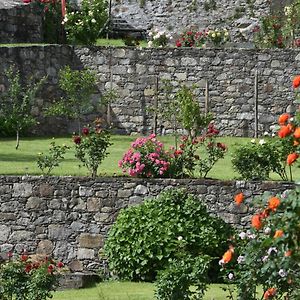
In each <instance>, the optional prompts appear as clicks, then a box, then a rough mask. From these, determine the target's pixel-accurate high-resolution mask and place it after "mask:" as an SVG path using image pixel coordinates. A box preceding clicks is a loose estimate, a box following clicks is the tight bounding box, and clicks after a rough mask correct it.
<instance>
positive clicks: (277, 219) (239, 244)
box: [220, 189, 300, 300]
mask: <svg viewBox="0 0 300 300" xmlns="http://www.w3.org/2000/svg"><path fill="white" fill-rule="evenodd" d="M299 199H300V190H299V189H297V190H293V191H289V192H285V193H283V194H282V195H281V196H272V195H270V194H265V195H263V196H262V197H259V198H256V199H255V200H254V201H253V203H252V205H253V206H254V207H255V208H259V210H258V212H257V213H255V214H254V216H253V217H252V219H251V229H249V230H247V231H243V232H240V233H239V234H237V235H236V236H235V238H234V239H233V241H232V243H233V244H234V245H235V247H233V246H231V247H230V249H229V250H228V251H227V252H225V254H224V255H223V257H222V259H221V260H220V264H221V265H222V268H223V271H224V272H225V274H226V276H225V277H226V278H227V281H228V282H231V283H235V284H236V286H237V289H238V297H239V298H238V299H247V300H254V299H283V298H284V299H299V297H300V280H299V279H300V259H299V253H298V252H299V246H300V235H299V222H300V218H299V211H300V202H299ZM259 285H261V286H262V287H263V293H262V294H261V295H258V296H257V293H258V290H257V287H258V286H259ZM257 297H258V298H257ZM231 299H233V298H231Z"/></svg>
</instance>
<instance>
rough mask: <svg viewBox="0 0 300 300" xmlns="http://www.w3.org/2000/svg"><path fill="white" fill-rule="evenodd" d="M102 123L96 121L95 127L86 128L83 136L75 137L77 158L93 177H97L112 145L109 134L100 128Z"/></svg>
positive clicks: (83, 130)
mask: <svg viewBox="0 0 300 300" xmlns="http://www.w3.org/2000/svg"><path fill="white" fill-rule="evenodd" d="M99 122H100V121H99V120H96V121H95V127H94V128H92V127H84V128H83V129H82V135H81V136H79V135H76V136H73V141H74V143H75V157H76V158H77V159H78V160H79V161H80V162H81V163H82V164H83V165H84V166H85V167H86V168H87V169H88V170H89V171H90V174H91V176H92V177H93V178H94V177H96V176H97V171H98V168H99V165H100V164H101V162H102V161H103V159H104V158H105V157H106V156H107V155H108V152H107V148H108V147H109V146H110V145H111V143H110V134H109V132H107V131H105V130H103V129H101V128H100V123H99Z"/></svg>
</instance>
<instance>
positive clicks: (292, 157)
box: [286, 152, 299, 166]
mask: <svg viewBox="0 0 300 300" xmlns="http://www.w3.org/2000/svg"><path fill="white" fill-rule="evenodd" d="M298 157H299V154H298V153H295V152H294V153H291V154H289V155H288V157H287V159H286V163H287V164H288V165H289V166H291V165H292V164H293V163H294V162H295V161H296V160H297V158H298Z"/></svg>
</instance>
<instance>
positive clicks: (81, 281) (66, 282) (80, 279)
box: [58, 272, 100, 290]
mask: <svg viewBox="0 0 300 300" xmlns="http://www.w3.org/2000/svg"><path fill="white" fill-rule="evenodd" d="M99 281H100V277H99V275H98V274H95V273H81V272H76V273H66V274H63V275H62V276H61V277H60V279H59V287H58V290H66V289H81V288H85V287H89V286H91V285H92V284H93V283H96V282H99Z"/></svg>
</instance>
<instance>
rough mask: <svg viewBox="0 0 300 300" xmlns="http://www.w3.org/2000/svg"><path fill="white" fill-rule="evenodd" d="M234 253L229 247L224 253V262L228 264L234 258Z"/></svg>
mask: <svg viewBox="0 0 300 300" xmlns="http://www.w3.org/2000/svg"><path fill="white" fill-rule="evenodd" d="M232 253H233V250H232V249H229V250H227V251H226V252H225V253H224V255H223V257H222V261H223V263H224V264H227V263H229V262H230V261H231V260H232Z"/></svg>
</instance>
